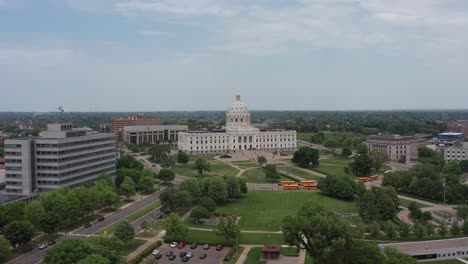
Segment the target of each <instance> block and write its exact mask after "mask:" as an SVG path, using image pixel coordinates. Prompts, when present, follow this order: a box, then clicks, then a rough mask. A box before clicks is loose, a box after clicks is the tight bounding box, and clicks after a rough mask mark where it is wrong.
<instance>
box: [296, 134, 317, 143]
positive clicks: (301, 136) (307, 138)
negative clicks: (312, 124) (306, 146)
mask: <svg viewBox="0 0 468 264" xmlns="http://www.w3.org/2000/svg"><path fill="white" fill-rule="evenodd" d="M313 134H314V133H297V139H298V140H303V141H307V142H310V138H311V136H312V135H313Z"/></svg>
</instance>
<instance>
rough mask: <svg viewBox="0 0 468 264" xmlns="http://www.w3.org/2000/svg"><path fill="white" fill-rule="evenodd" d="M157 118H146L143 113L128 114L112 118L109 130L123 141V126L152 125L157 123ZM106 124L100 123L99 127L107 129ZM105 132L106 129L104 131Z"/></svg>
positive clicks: (158, 121)
mask: <svg viewBox="0 0 468 264" xmlns="http://www.w3.org/2000/svg"><path fill="white" fill-rule="evenodd" d="M160 123H161V121H160V120H159V118H147V117H145V115H144V114H138V115H136V116H128V117H124V118H113V119H112V121H111V125H110V131H111V132H112V133H114V134H115V136H116V137H117V140H118V141H123V138H124V128H125V127H128V126H154V125H159V124H160ZM107 126H108V125H107V124H105V125H101V129H102V130H104V129H107ZM106 132H107V131H106Z"/></svg>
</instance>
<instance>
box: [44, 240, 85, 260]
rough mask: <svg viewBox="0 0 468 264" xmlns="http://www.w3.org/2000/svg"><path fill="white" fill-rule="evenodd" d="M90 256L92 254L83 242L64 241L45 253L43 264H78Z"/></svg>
mask: <svg viewBox="0 0 468 264" xmlns="http://www.w3.org/2000/svg"><path fill="white" fill-rule="evenodd" d="M91 254H93V250H92V248H91V246H90V245H89V244H88V243H86V242H85V241H84V240H65V241H63V242H61V243H59V244H58V245H56V246H55V247H54V248H52V249H51V250H49V251H47V252H46V254H45V257H44V263H47V264H69V263H78V262H79V261H80V260H83V259H85V258H86V257H87V256H89V255H91Z"/></svg>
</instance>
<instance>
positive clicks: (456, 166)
mask: <svg viewBox="0 0 468 264" xmlns="http://www.w3.org/2000/svg"><path fill="white" fill-rule="evenodd" d="M443 172H444V173H445V174H449V175H455V176H459V175H461V174H462V173H463V171H462V169H461V167H460V163H459V162H458V161H456V160H452V161H450V162H449V163H447V164H446V165H445V167H444V170H443Z"/></svg>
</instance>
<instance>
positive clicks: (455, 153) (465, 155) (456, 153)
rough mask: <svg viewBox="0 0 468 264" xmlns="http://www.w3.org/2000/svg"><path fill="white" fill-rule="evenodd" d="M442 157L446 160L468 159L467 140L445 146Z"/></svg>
mask: <svg viewBox="0 0 468 264" xmlns="http://www.w3.org/2000/svg"><path fill="white" fill-rule="evenodd" d="M444 159H445V161H447V162H449V161H451V160H457V161H461V160H468V142H463V143H459V144H456V145H454V146H451V147H445V148H444Z"/></svg>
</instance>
